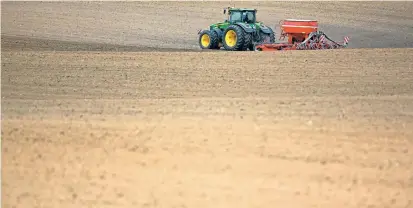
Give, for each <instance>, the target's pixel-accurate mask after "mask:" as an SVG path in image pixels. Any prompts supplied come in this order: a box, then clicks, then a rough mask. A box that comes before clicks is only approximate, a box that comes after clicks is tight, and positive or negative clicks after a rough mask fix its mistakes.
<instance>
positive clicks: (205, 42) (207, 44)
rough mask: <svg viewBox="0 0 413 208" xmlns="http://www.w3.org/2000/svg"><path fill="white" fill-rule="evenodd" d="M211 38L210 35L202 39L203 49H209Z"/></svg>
mask: <svg viewBox="0 0 413 208" xmlns="http://www.w3.org/2000/svg"><path fill="white" fill-rule="evenodd" d="M210 41H211V40H210V38H209V35H207V34H203V35H202V37H201V44H202V46H203V47H208V46H209V42H210Z"/></svg>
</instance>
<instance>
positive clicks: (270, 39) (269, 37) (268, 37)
mask: <svg viewBox="0 0 413 208" xmlns="http://www.w3.org/2000/svg"><path fill="white" fill-rule="evenodd" d="M268 29H269V30H270V31H271V32H270V34H268V33H263V32H262V31H260V36H261V41H260V42H261V43H274V42H275V34H274V31H273V30H272V29H271V28H268Z"/></svg>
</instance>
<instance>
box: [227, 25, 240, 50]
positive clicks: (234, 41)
mask: <svg viewBox="0 0 413 208" xmlns="http://www.w3.org/2000/svg"><path fill="white" fill-rule="evenodd" d="M244 41H245V32H244V30H243V29H242V28H241V27H240V26H238V25H230V26H229V27H228V28H227V29H226V30H225V32H224V36H223V41H222V42H223V45H224V48H225V49H226V50H228V51H241V50H244Z"/></svg>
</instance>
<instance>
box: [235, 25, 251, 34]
mask: <svg viewBox="0 0 413 208" xmlns="http://www.w3.org/2000/svg"><path fill="white" fill-rule="evenodd" d="M235 25H238V26H240V27H241V28H242V29H244V31H245V32H246V33H252V32H254V28H252V27H251V26H250V25H249V24H245V23H242V22H237V23H235Z"/></svg>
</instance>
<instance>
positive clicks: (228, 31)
mask: <svg viewBox="0 0 413 208" xmlns="http://www.w3.org/2000/svg"><path fill="white" fill-rule="evenodd" d="M227 9H228V12H227ZM226 13H227V14H228V19H227V20H225V21H224V22H219V23H215V24H212V25H210V27H209V30H200V31H199V32H198V34H199V39H198V42H199V46H200V47H201V49H220V48H221V47H224V48H225V50H228V51H246V50H251V51H253V50H255V45H256V44H262V43H274V42H275V35H274V32H273V30H272V29H271V28H270V27H267V26H265V25H264V24H263V23H262V22H258V21H257V20H256V13H257V10H256V9H246V8H233V7H228V8H225V9H224V14H226Z"/></svg>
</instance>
